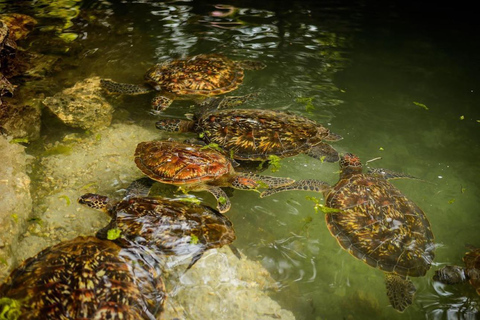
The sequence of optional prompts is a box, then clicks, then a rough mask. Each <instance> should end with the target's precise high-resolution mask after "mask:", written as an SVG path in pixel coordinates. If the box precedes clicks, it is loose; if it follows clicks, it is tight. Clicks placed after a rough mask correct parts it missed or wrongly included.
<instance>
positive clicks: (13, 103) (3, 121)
mask: <svg viewBox="0 0 480 320" xmlns="http://www.w3.org/2000/svg"><path fill="white" fill-rule="evenodd" d="M39 104H40V102H39V101H35V100H31V101H30V102H26V103H22V102H21V101H18V99H16V98H13V99H9V100H4V101H3V103H2V104H1V105H0V132H1V133H3V134H6V135H8V136H9V137H11V138H14V139H25V141H26V142H31V141H34V140H37V139H38V138H39V137H40V124H41V121H40V117H41V112H40V107H39Z"/></svg>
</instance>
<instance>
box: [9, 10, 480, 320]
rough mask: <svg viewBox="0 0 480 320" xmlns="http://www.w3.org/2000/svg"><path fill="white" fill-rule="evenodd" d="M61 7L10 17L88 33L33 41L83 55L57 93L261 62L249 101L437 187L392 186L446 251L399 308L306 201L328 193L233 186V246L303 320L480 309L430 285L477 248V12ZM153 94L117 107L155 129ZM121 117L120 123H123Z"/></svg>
mask: <svg viewBox="0 0 480 320" xmlns="http://www.w3.org/2000/svg"><path fill="white" fill-rule="evenodd" d="M48 3H49V2H42V1H39V2H23V1H18V2H17V1H16V2H4V1H0V10H1V11H2V12H3V11H8V12H12V11H14V12H22V13H27V14H31V15H33V16H35V17H36V18H37V19H38V20H39V22H40V25H42V24H44V25H50V26H51V25H54V26H56V27H57V30H56V32H55V35H57V36H59V35H62V34H67V37H68V34H70V33H71V34H73V35H76V36H78V38H76V39H75V40H74V41H73V44H66V43H65V42H58V43H57V42H55V41H53V42H52V44H48V43H36V44H35V42H34V43H33V45H34V46H35V45H36V46H38V47H40V48H41V49H42V50H44V51H45V52H48V51H49V50H50V51H52V52H58V51H60V52H61V51H62V50H63V49H62V48H69V47H71V48H73V49H72V50H70V51H68V52H66V53H64V59H66V60H69V59H70V60H71V64H72V68H71V69H70V70H68V71H66V72H64V73H62V74H61V75H58V79H59V81H58V82H56V84H55V85H53V87H49V88H46V91H49V90H50V91H51V92H56V91H58V90H59V89H62V88H63V87H66V86H68V85H71V84H73V83H75V81H77V80H80V79H83V78H84V77H87V76H91V75H98V76H101V77H106V78H113V79H115V80H117V81H123V82H133V83H139V82H141V79H142V77H143V73H144V72H145V70H146V69H147V68H148V67H149V66H150V65H152V64H154V63H156V62H159V61H162V60H165V59H170V58H177V57H184V56H190V55H195V54H200V53H212V52H214V53H222V54H225V55H227V56H228V57H231V58H234V59H254V60H259V61H263V62H264V63H266V64H267V68H265V69H264V70H261V71H251V72H250V71H247V74H246V77H245V81H244V83H243V84H242V85H241V86H240V88H239V89H238V90H237V91H235V94H246V93H250V92H258V93H259V94H260V95H259V97H258V99H257V100H256V101H255V102H254V104H252V105H250V107H255V108H267V109H280V110H289V111H295V112H297V113H300V114H303V115H305V116H307V117H309V118H311V119H313V120H316V121H318V122H319V123H322V124H324V125H327V126H329V127H330V128H331V130H332V131H334V132H335V133H338V134H340V135H342V136H343V137H344V140H342V141H340V142H337V143H335V147H336V148H337V150H339V151H341V152H353V153H356V154H358V155H359V156H360V158H361V159H363V160H364V161H366V160H368V159H372V158H376V157H382V159H381V160H378V161H376V162H374V164H373V165H374V166H381V167H384V168H389V169H392V170H395V171H400V172H405V173H408V174H410V175H413V176H415V177H418V178H421V179H423V180H425V181H414V180H400V181H395V182H394V184H395V185H396V186H398V187H399V188H400V189H401V190H402V192H403V193H404V194H405V195H407V196H408V197H409V198H410V199H412V200H413V201H415V202H416V203H417V204H418V205H419V206H420V207H421V208H423V210H424V211H425V213H426V215H427V216H428V218H429V220H430V222H431V225H432V229H433V232H434V234H435V237H436V242H437V244H438V247H437V250H436V258H435V262H434V265H433V266H432V269H431V270H430V271H429V273H428V274H427V275H426V276H425V277H423V278H414V279H412V280H413V281H414V283H415V285H416V286H417V294H416V298H415V301H414V303H413V305H412V306H410V307H409V308H408V309H407V310H406V311H405V312H404V313H403V314H400V313H397V312H396V311H394V310H393V309H392V308H391V307H390V306H389V303H388V300H387V297H386V293H385V286H384V283H383V274H382V272H380V271H379V270H375V269H373V268H371V267H369V266H367V265H366V264H363V263H362V262H361V261H358V260H356V259H354V258H353V257H352V256H350V255H349V254H348V253H347V252H345V251H343V250H342V249H341V248H340V247H339V246H338V244H337V243H336V240H335V239H334V238H333V237H332V236H331V235H330V234H329V232H328V229H327V227H326V225H325V222H324V219H323V216H322V213H315V211H314V202H313V201H312V200H310V199H307V198H306V197H307V196H310V197H317V198H318V199H321V196H320V195H319V194H313V193H312V194H306V193H300V192H291V193H288V194H287V193H284V194H281V195H276V196H272V197H270V198H265V199H259V198H258V197H257V196H256V195H254V194H252V193H244V192H239V191H237V192H235V193H234V196H233V197H232V210H231V211H230V212H229V213H228V215H229V217H230V218H231V220H232V221H233V222H234V224H235V227H236V231H237V235H238V240H237V243H236V245H237V247H238V248H240V249H241V250H242V252H244V253H245V254H246V255H247V256H249V257H250V258H251V259H254V260H258V261H261V263H262V264H263V265H264V266H265V267H266V268H267V269H268V270H269V271H270V272H271V273H272V275H273V277H274V278H275V280H277V281H278V282H279V283H280V285H281V290H280V291H279V292H278V293H276V294H275V295H274V298H275V299H276V300H277V301H279V302H280V304H281V305H282V306H283V307H284V308H286V309H289V310H292V311H293V312H294V314H295V316H296V317H297V319H477V318H478V317H479V316H478V309H479V308H480V307H479V296H478V295H476V294H475V292H474V290H473V289H472V288H471V287H469V286H468V285H463V286H457V287H445V286H443V285H439V284H437V283H434V282H433V281H432V280H431V277H432V275H433V271H434V270H435V269H437V268H439V267H440V266H442V265H444V264H446V263H455V264H461V263H462V262H461V258H462V256H463V254H464V252H465V250H466V248H465V245H467V244H473V245H477V246H479V245H480V236H479V225H480V218H479V212H480V211H479V209H478V208H479V205H480V201H479V198H478V194H479V185H478V181H479V179H480V170H479V160H480V150H479V133H478V132H479V127H480V108H479V103H480V99H479V92H480V88H479V85H480V82H479V78H480V77H479V76H478V72H479V70H480V69H479V68H480V61H479V54H478V52H479V51H478V49H479V42H478V33H477V31H478V28H476V27H475V24H474V19H475V17H474V14H473V12H471V11H469V10H468V8H467V7H463V6H460V5H459V4H458V5H457V4H456V7H438V6H436V7H435V8H431V7H430V6H427V5H422V4H417V3H413V2H412V3H408V2H407V3H405V2H395V3H392V2H390V3H385V2H365V1H356V2H347V1H344V2H342V1H311V2H308V1H261V2H259V1H257V2H254V1H231V2H223V3H222V5H219V4H218V3H216V2H208V1H170V2H156V1H121V2H120V1H118V2H115V1H84V2H80V1H79V2H77V1H70V2H65V3H64V6H62V5H61V4H60V2H59V3H58V4H57V6H54V5H52V4H48ZM452 6H453V5H452ZM52 8H54V9H55V11H54V14H51V12H52V11H53V9H52ZM229 10H231V12H229ZM49 13H50V14H49ZM69 21H71V24H70V23H69ZM36 32H37V34H41V33H42V32H51V31H41V30H37V31H36ZM60 80H61V81H60ZM67 84H68V85H67ZM55 86H57V87H55ZM150 99H151V96H137V97H131V98H127V99H124V100H122V101H121V102H119V105H117V106H115V107H116V108H117V109H118V110H122V109H123V110H128V112H129V114H130V118H129V121H134V122H136V123H139V124H142V125H145V126H153V123H154V120H155V119H153V118H152V116H150V115H149V113H148V108H149V106H148V104H149V100H150ZM189 105H190V103H188V102H184V101H175V102H174V105H172V106H171V107H170V108H169V109H168V110H167V111H166V113H167V114H168V115H172V116H175V115H177V116H178V115H182V114H184V113H186V112H189V111H191V110H190V109H189ZM119 114H122V113H121V112H117V113H116V117H117V120H116V121H122V118H121V117H120V116H119ZM46 121H47V123H48V121H49V119H46ZM65 130H68V129H67V128H65ZM44 134H45V135H46V136H47V137H50V138H47V139H52V140H54V139H55V138H56V137H58V136H60V135H62V134H64V132H57V131H55V130H53V129H52V128H51V127H49V126H48V125H46V126H45V127H44ZM281 165H282V166H281V169H280V171H279V172H277V173H276V174H278V175H282V176H290V177H292V178H307V177H315V178H317V179H321V180H324V181H326V182H328V183H331V184H333V183H335V182H336V181H337V179H338V165H337V164H328V163H323V164H322V163H319V162H318V161H317V160H314V159H312V158H309V157H307V156H304V155H299V156H296V157H293V158H288V159H284V160H283V161H282V162H281ZM99 179H101V177H99Z"/></svg>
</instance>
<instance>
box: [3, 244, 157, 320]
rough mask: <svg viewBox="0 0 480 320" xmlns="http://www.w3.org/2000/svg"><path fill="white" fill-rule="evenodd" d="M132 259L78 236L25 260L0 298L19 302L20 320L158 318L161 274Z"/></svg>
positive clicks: (126, 253)
mask: <svg viewBox="0 0 480 320" xmlns="http://www.w3.org/2000/svg"><path fill="white" fill-rule="evenodd" d="M131 257H132V255H131V253H130V252H129V251H128V250H126V249H122V248H121V247H119V246H118V245H116V244H115V243H113V242H111V241H108V240H100V239H98V238H96V237H77V238H75V239H73V240H70V241H66V242H62V243H59V244H57V245H54V246H51V247H48V248H46V249H44V250H43V251H41V252H40V253H38V254H37V255H36V256H34V257H32V258H29V259H27V260H25V261H24V262H23V263H22V264H21V265H20V266H19V267H18V268H17V269H15V270H14V271H13V272H12V273H11V274H10V276H9V277H8V278H7V279H6V281H5V282H4V283H3V284H2V285H1V287H0V300H2V299H3V298H9V299H15V300H17V301H18V302H20V304H21V307H20V313H21V315H20V316H19V318H18V319H22V320H23V319H32V320H33V319H131V320H136V319H159V318H160V315H161V313H162V311H163V304H164V299H165V288H164V285H163V282H162V280H161V277H160V273H159V272H160V271H159V270H158V269H157V268H153V267H150V266H149V265H148V264H147V263H143V262H142V261H139V260H135V261H132V258H131ZM4 301H5V300H4ZM15 319H17V318H15Z"/></svg>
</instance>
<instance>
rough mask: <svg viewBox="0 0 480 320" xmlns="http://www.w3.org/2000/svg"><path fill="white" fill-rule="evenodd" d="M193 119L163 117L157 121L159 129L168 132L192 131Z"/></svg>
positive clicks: (156, 125)
mask: <svg viewBox="0 0 480 320" xmlns="http://www.w3.org/2000/svg"><path fill="white" fill-rule="evenodd" d="M192 125H193V122H192V121H187V120H180V119H171V118H168V119H161V120H159V121H157V122H156V123H155V127H157V129H158V130H162V131H166V132H188V131H191V126H192Z"/></svg>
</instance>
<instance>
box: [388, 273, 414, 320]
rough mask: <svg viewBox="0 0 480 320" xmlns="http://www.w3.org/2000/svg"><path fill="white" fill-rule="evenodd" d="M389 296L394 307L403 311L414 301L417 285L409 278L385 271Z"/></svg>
mask: <svg viewBox="0 0 480 320" xmlns="http://www.w3.org/2000/svg"><path fill="white" fill-rule="evenodd" d="M385 285H386V287H387V296H388V300H390V304H391V305H392V307H393V308H394V309H395V310H397V311H399V312H403V311H404V310H405V309H406V308H407V307H408V306H409V305H411V304H412V302H413V296H414V295H415V291H417V289H416V288H415V285H414V284H413V282H412V281H410V280H409V279H407V278H405V277H402V276H399V275H397V274H393V273H385Z"/></svg>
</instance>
